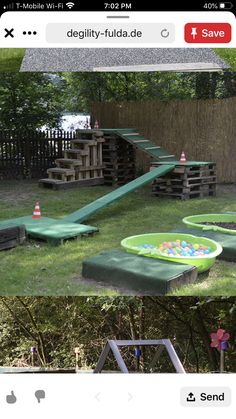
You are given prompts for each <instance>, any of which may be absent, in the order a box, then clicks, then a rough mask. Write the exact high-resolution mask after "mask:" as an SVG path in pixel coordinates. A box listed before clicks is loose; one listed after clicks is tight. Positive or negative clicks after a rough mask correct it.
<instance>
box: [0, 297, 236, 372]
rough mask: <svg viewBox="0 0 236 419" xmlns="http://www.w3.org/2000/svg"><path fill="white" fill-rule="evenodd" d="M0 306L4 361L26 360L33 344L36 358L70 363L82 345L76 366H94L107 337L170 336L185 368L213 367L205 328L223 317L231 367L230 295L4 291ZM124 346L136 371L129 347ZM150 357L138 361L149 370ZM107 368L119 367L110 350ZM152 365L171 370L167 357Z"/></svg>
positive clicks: (234, 313)
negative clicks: (107, 295)
mask: <svg viewBox="0 0 236 419" xmlns="http://www.w3.org/2000/svg"><path fill="white" fill-rule="evenodd" d="M0 312H1V316H0V363H1V364H2V365H26V364H30V356H29V354H30V347H31V346H36V347H37V354H38V357H37V361H36V363H37V365H44V366H45V365H50V366H52V367H60V368H62V367H63V368H69V367H70V368H73V367H74V366H75V357H74V347H79V348H80V355H81V356H80V359H79V363H80V367H82V368H94V366H95V365H96V363H97V360H98V357H99V355H100V352H101V350H102V348H103V347H104V344H105V342H106V340H107V339H159V338H169V339H170V340H171V341H172V343H173V345H174V347H175V349H176V351H177V353H178V355H179V357H180V359H181V361H182V363H183V364H184V367H185V368H186V370H187V371H188V372H208V371H216V370H217V369H218V365H219V353H218V351H217V350H215V349H212V348H210V336H209V335H210V333H211V332H212V331H214V330H215V329H216V328H217V326H218V324H219V323H220V322H221V324H222V326H223V327H224V328H225V329H227V330H228V331H229V332H230V334H231V340H230V342H231V346H230V350H229V351H228V352H227V354H226V366H227V370H229V371H231V372H236V365H235V363H234V355H235V350H236V348H235V337H236V328H235V324H236V323H235V320H236V301H235V298H229V297H225V298H218V299H214V298H205V299H199V298H197V297H188V298H173V297H169V298H168V297H167V298H165V299H163V298H161V297H116V298H106V299H104V298H103V297H102V298H98V297H58V298H55V297H54V298H49V297H46V298H45V297H43V298H39V297H38V298H32V297H27V298H19V297H15V298H6V297H5V298H4V297H1V298H0ZM122 354H123V356H124V358H125V360H126V362H127V364H128V366H129V368H130V369H131V370H134V371H135V370H136V368H137V366H136V362H135V358H134V356H133V351H132V350H130V349H123V350H122ZM152 355H153V354H152ZM150 361H151V351H149V350H148V349H146V350H143V359H142V363H141V369H142V370H144V371H149V363H150ZM106 368H109V369H116V368H117V366H116V364H115V362H114V360H113V359H112V357H111V356H110V357H109V360H108V363H107V365H106ZM155 371H156V372H158V371H160V372H173V368H172V367H171V366H170V363H169V361H168V358H167V357H165V356H164V355H163V357H162V358H161V359H160V362H159V364H158V367H157V368H156V369H155Z"/></svg>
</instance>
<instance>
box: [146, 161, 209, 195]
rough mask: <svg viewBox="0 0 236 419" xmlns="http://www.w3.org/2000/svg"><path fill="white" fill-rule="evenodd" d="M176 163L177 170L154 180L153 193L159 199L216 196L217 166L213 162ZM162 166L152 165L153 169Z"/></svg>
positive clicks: (158, 163)
mask: <svg viewBox="0 0 236 419" xmlns="http://www.w3.org/2000/svg"><path fill="white" fill-rule="evenodd" d="M173 163H176V166H175V169H174V170H173V171H172V172H171V173H169V174H167V175H165V176H163V177H159V178H157V179H155V180H154V182H153V185H152V192H153V194H154V195H156V196H158V197H174V198H180V199H191V198H196V197H197V198H203V197H206V196H215V195H216V183H217V182H216V165H215V163H212V162H186V163H183V164H180V163H179V162H173ZM159 166H161V163H160V162H156V163H152V168H154V167H159Z"/></svg>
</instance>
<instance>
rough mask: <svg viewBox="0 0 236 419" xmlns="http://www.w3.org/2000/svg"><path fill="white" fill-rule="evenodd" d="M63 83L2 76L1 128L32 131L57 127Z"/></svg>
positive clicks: (45, 77)
mask: <svg viewBox="0 0 236 419" xmlns="http://www.w3.org/2000/svg"><path fill="white" fill-rule="evenodd" d="M63 87H64V84H63V80H61V79H59V81H58V78H56V77H52V76H50V75H47V74H41V73H32V74H31V73H22V74H20V73H0V128H1V129H13V130H21V131H22V130H29V129H35V128H40V127H41V126H42V125H44V124H47V125H48V126H49V127H50V126H51V127H56V126H58V123H59V119H60V115H61V112H62V109H63V105H62V104H63Z"/></svg>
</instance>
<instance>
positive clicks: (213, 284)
mask: <svg viewBox="0 0 236 419" xmlns="http://www.w3.org/2000/svg"><path fill="white" fill-rule="evenodd" d="M110 190H111V188H109V187H106V186H98V187H90V188H81V189H74V190H68V191H60V192H57V191H52V190H48V189H40V188H38V185H37V182H32V181H22V182H20V181H8V182H4V181H1V184H0V196H1V201H0V220H4V219H7V218H13V217H20V216H23V215H30V214H32V211H33V208H34V205H35V202H36V201H37V200H39V201H40V204H41V211H42V215H44V216H48V217H53V218H62V217H63V216H65V215H67V214H69V213H70V212H73V211H75V210H77V209H79V208H80V207H82V206H84V205H86V204H87V203H89V202H91V201H93V200H94V199H96V198H98V197H100V196H102V195H103V194H105V193H108V192H109V191H110ZM224 211H236V194H235V188H233V187H224V188H219V191H218V195H217V197H216V198H205V199H193V200H190V201H179V200H170V199H158V198H156V197H154V196H151V193H150V186H147V187H145V188H142V189H140V190H138V191H136V192H134V193H131V194H130V195H128V196H127V197H125V198H123V199H122V200H120V201H119V202H117V203H114V204H113V205H111V206H110V207H108V208H106V209H105V210H103V211H101V212H99V213H98V214H96V215H94V216H93V217H92V218H91V219H89V220H88V224H90V225H92V226H97V227H99V229H100V232H99V233H98V234H95V235H94V236H90V237H87V238H82V239H79V240H72V241H67V242H66V243H65V244H64V245H62V246H59V247H53V246H50V245H49V244H47V243H44V242H39V241H34V240H30V241H27V242H26V243H25V244H24V245H22V246H20V247H17V248H14V249H12V250H8V251H1V252H0V278H1V280H0V294H1V295H54V296H55V295H118V294H120V293H122V294H131V293H132V294H134V292H131V291H130V290H129V289H128V287H127V289H124V290H122V292H121V291H119V290H117V289H115V288H111V287H104V285H103V284H101V283H99V284H97V283H96V282H94V281H88V280H84V279H82V277H81V267H82V261H83V259H85V258H86V257H89V256H92V255H94V254H97V253H98V252H100V251H102V250H107V249H114V248H120V241H121V240H122V239H123V238H124V237H126V236H130V235H134V234H142V233H151V232H164V231H170V230H171V229H173V228H176V226H178V225H180V226H181V219H182V218H183V217H184V216H187V215H191V214H197V213H208V212H224ZM235 268H236V264H234V263H229V262H224V261H217V263H216V264H215V266H214V267H213V268H212V269H211V271H210V274H209V276H208V277H203V278H200V280H199V281H198V283H196V284H195V285H189V286H186V287H182V288H181V289H179V290H178V291H177V292H176V293H175V295H198V296H199V295H211V296H213V295H236V269H235Z"/></svg>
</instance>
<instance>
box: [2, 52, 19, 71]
mask: <svg viewBox="0 0 236 419" xmlns="http://www.w3.org/2000/svg"><path fill="white" fill-rule="evenodd" d="M24 54H25V49H24V48H0V71H4V72H7V71H19V69H20V65H21V61H22V59H23V57H24Z"/></svg>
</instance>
